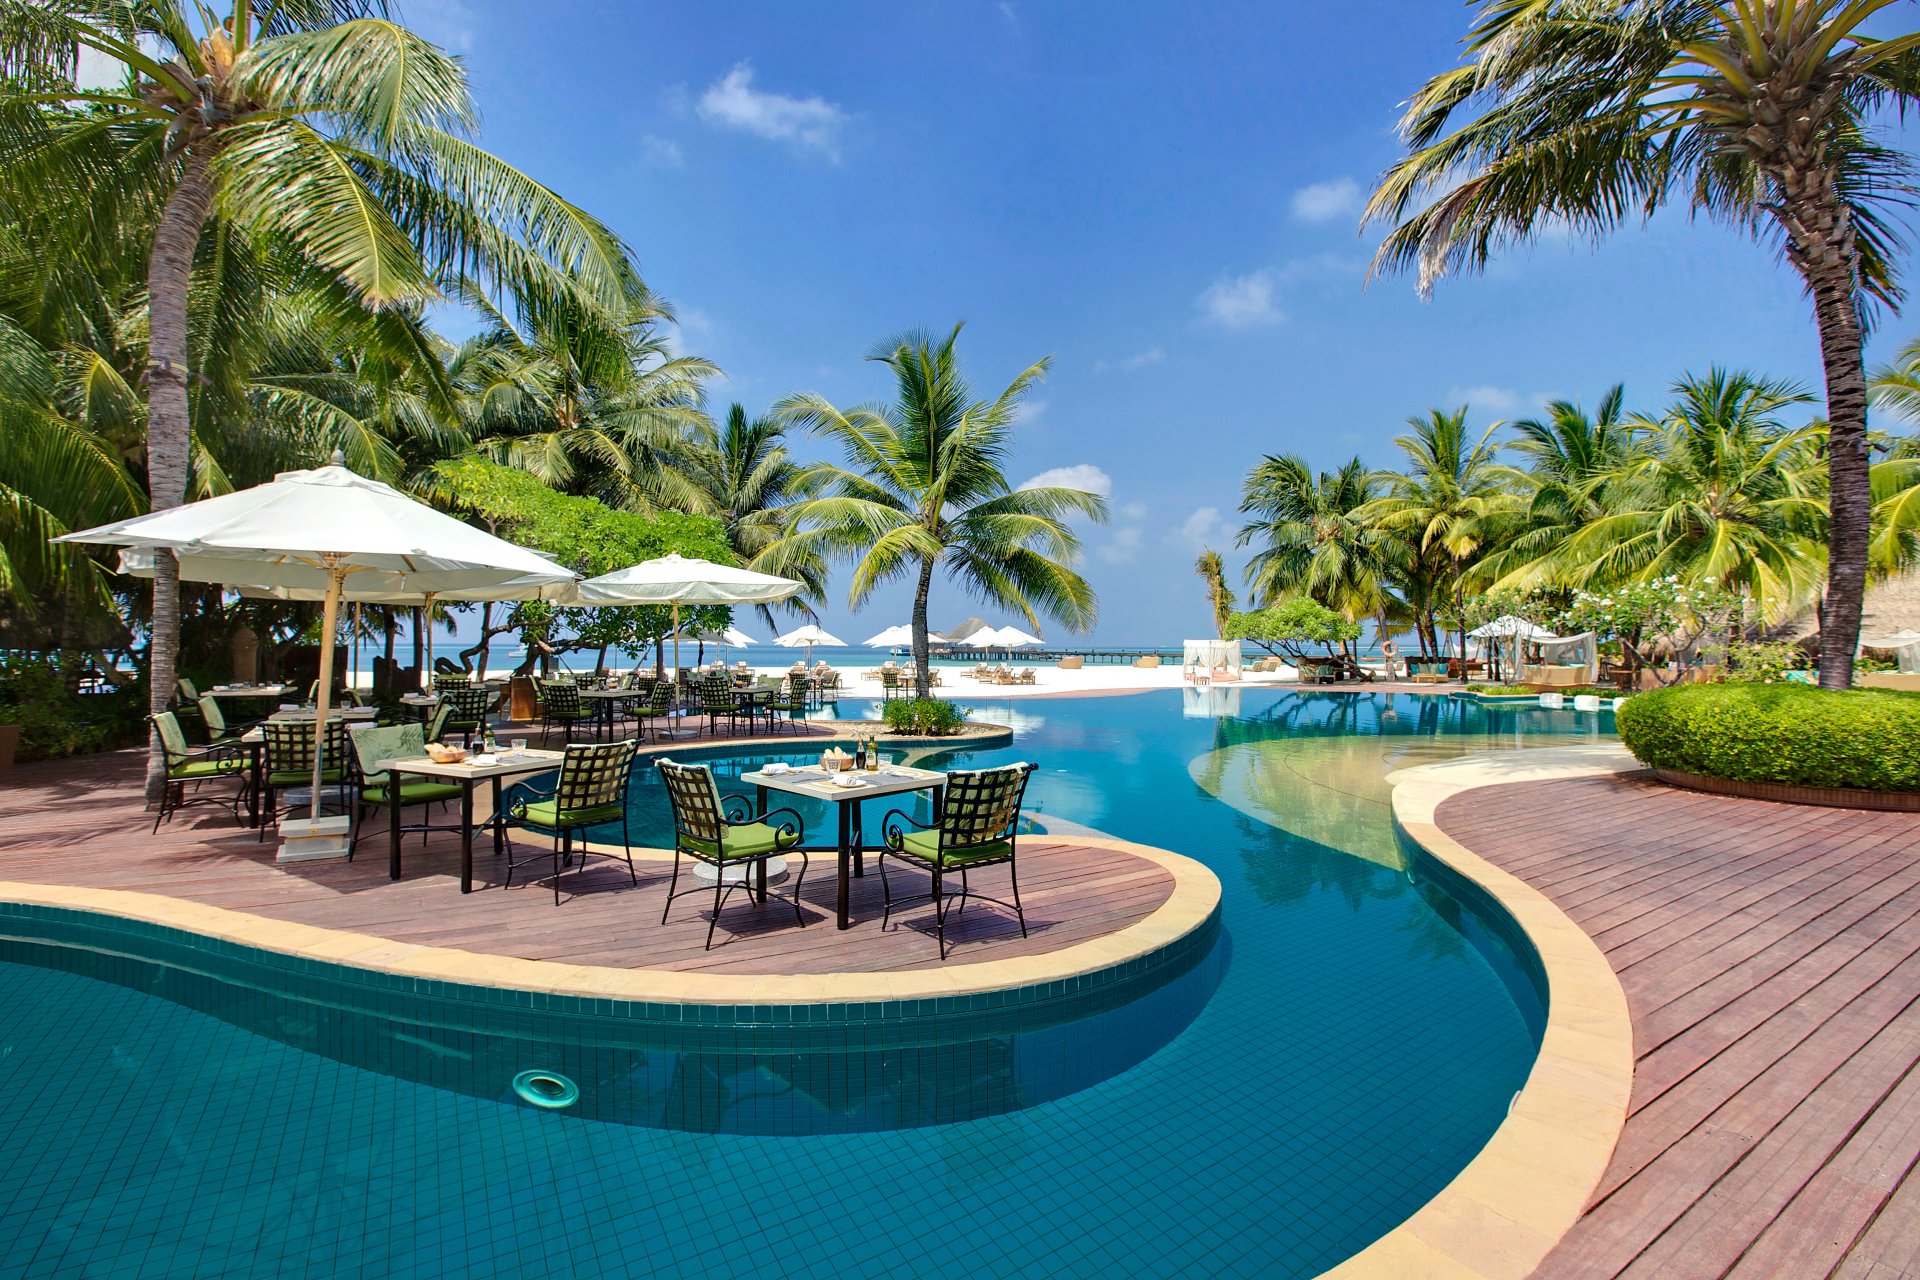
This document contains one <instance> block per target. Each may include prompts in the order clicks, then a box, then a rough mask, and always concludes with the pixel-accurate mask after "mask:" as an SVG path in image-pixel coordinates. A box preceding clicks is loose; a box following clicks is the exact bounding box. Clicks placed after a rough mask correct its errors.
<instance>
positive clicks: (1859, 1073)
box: [1437, 776, 1920, 1280]
mask: <svg viewBox="0 0 1920 1280" xmlns="http://www.w3.org/2000/svg"><path fill="white" fill-rule="evenodd" d="M1437 821H1438V822H1439V825H1440V826H1441V827H1442V828H1443V829H1445V830H1446V832H1447V833H1448V834H1449V835H1450V836H1452V837H1453V838H1455V839H1457V840H1459V841H1460V842H1461V843H1462V844H1464V845H1465V846H1466V847H1467V848H1469V849H1472V850H1473V851H1474V852H1476V853H1478V854H1481V855H1482V856H1484V857H1487V858H1489V859H1490V860H1492V861H1493V862H1495V863H1496V864H1497V865H1499V866H1501V867H1503V868H1506V869H1507V870H1510V871H1512V872H1514V873H1515V874H1517V875H1521V876H1523V877H1524V878H1525V879H1527V880H1528V881H1529V882H1530V883H1532V884H1534V885H1535V886H1537V887H1538V888H1540V889H1541V890H1542V892H1544V893H1546V894H1547V895H1548V896H1549V897H1550V898H1552V899H1553V900H1554V902H1555V903H1556V904H1557V905H1558V906H1560V908H1561V909H1562V910H1564V911H1566V912H1567V913H1568V915H1570V916H1571V917H1572V918H1573V919H1574V920H1575V921H1576V922H1577V923H1579V924H1580V925H1581V927H1582V928H1583V929H1585V930H1586V931H1587V932H1588V933H1589V935H1590V936H1592V937H1593V938H1594V939H1595V941H1596V942H1598V943H1599V945H1600V947H1601V949H1602V951H1603V952H1604V953H1605V954H1606V956H1607V958H1608V960H1609V962H1610V963H1611V964H1612V965H1613V966H1614V969H1615V971H1616V972H1617V973H1618V974H1619V975H1620V977H1621V984H1622V987H1623V988H1624V989H1625V991H1626V993H1627V999H1628V1004H1629V1007H1630V1009H1631V1011H1632V1013H1633V1017H1634V1031H1635V1052H1636V1055H1637V1057H1638V1061H1637V1064H1636V1066H1637V1070H1636V1076H1635V1082H1634V1092H1633V1102H1632V1109H1631V1113H1630V1115H1629V1117H1628V1120H1627V1125H1626V1128H1625V1130H1624V1131H1623V1132H1622V1134H1621V1138H1620V1142H1619V1145H1618V1147H1617V1148H1616V1150H1615V1153H1614V1158H1613V1163H1612V1165H1611V1166H1610V1167H1609V1169H1608V1171H1607V1175H1606V1177H1605V1179H1604V1180H1603V1182H1602V1185H1601V1189H1600V1191H1599V1192H1598V1193H1597V1194H1596V1197H1595V1202H1594V1204H1593V1205H1591V1206H1589V1209H1588V1211H1587V1213H1586V1215H1585V1216H1584V1217H1583V1218H1582V1219H1581V1221H1580V1222H1579V1223H1578V1224H1576V1226H1575V1227H1574V1229H1573V1230H1572V1231H1571V1232H1569V1233H1568V1234H1567V1236H1566V1237H1565V1238H1564V1239H1563V1240H1562V1241H1561V1242H1560V1244H1559V1245H1558V1246H1557V1247H1556V1248H1555V1249H1554V1250H1553V1252H1552V1253H1551V1254H1550V1255H1549V1257H1548V1258H1547V1260H1546V1261H1545V1263H1543V1264H1542V1266H1541V1267H1540V1268H1539V1270H1538V1271H1537V1272H1536V1274H1537V1275H1538V1276H1541V1277H1550V1278H1552V1280H1573V1278H1576V1277H1578V1278H1583V1280H1584V1278H1587V1277H1593V1278H1595V1280H1598V1278H1601V1277H1617V1276H1629V1275H1631V1276H1660V1277H1663V1278H1666V1277H1696V1276H1697V1277H1707V1276H1712V1277H1716V1278H1717V1277H1721V1276H1728V1275H1738V1276H1742V1277H1761V1276H1777V1277H1789V1276H1790V1277H1794V1278H1795V1280H1799V1277H1803V1276H1805V1277H1818V1276H1845V1277H1849V1278H1850V1280H1888V1278H1889V1277H1894V1276H1899V1277H1903V1278H1905V1280H1913V1278H1914V1277H1915V1276H1916V1275H1920V1185H1917V1184H1920V1179H1917V1178H1916V1177H1915V1169H1916V1165H1920V1067H1917V1065H1916V1064H1920V819H1916V818H1915V817H1913V816H1912V815H1908V814H1890V813H1889V814H1879V813H1861V812H1855V811H1848V810H1836V809H1818V808H1813V807H1809V806H1796V805H1782V804H1773V803H1769V802H1764V801H1750V800H1741V799H1737V798H1734V797H1726V796H1711V795H1704V794H1700V793H1695V792H1687V791H1682V790H1678V789H1675V788H1669V787H1666V786H1663V785H1661V784H1658V783H1656V782H1654V781H1652V780H1650V779H1647V778H1644V777H1635V776H1627V777H1597V778H1571V779H1562V780H1558V781H1551V782H1527V783H1507V784H1501V785H1498V786H1493V787H1487V788H1481V789H1479V790H1476V791H1472V792H1466V793H1463V794H1462V795H1458V796H1455V797H1453V798H1452V799H1450V800H1448V801H1446V802H1445V803H1444V804H1442V806H1441V807H1440V811H1439V813H1438V815H1437Z"/></svg>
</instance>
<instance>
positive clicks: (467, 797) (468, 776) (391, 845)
mask: <svg viewBox="0 0 1920 1280" xmlns="http://www.w3.org/2000/svg"><path fill="white" fill-rule="evenodd" d="M566 754H567V753H566V752H564V751H541V750H538V749H530V750H526V751H503V752H501V753H500V754H499V756H498V757H496V761H497V762H496V763H494V764H487V765H479V764H474V763H472V759H471V757H469V758H468V759H467V760H463V761H461V762H460V763H459V764H440V763H438V762H436V761H434V760H431V759H429V758H428V757H426V756H421V757H419V758H418V759H414V760H382V761H380V762H379V767H380V768H383V769H385V770H386V771H387V806H388V807H387V821H388V843H387V875H388V876H389V877H390V878H392V879H394V880H398V879H399V878H400V775H401V774H403V773H404V774H412V775H414V776H415V777H420V778H434V779H437V780H439V781H441V782H452V783H456V784H458V786H459V787H460V892H462V893H472V892H473V789H474V787H476V786H478V785H479V784H480V783H482V782H489V783H491V784H492V786H493V820H492V825H493V851H494V852H495V853H499V852H501V851H502V850H503V849H504V848H505V845H506V828H505V826H503V825H502V821H503V815H502V814H501V812H500V783H501V781H502V780H503V779H506V778H519V777H525V776H526V775H528V774H534V773H550V772H552V771H553V770H555V769H558V768H559V767H560V762H561V761H562V760H563V759H565V758H566Z"/></svg>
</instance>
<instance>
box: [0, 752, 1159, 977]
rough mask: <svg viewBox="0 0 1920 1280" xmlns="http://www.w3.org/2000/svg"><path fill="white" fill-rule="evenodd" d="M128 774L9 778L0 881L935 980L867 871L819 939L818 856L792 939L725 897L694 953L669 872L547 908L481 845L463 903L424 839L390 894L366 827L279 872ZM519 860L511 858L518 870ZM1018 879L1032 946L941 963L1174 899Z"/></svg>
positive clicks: (691, 911) (779, 903)
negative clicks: (352, 845)
mask: <svg viewBox="0 0 1920 1280" xmlns="http://www.w3.org/2000/svg"><path fill="white" fill-rule="evenodd" d="M761 741H762V742H764V739H762V740H761ZM701 745H710V744H706V743H702V744H701ZM141 765H142V757H141V756H140V755H139V754H138V753H133V752H120V753H116V754H113V755H107V756H96V757H91V758H88V759H84V760H79V761H62V762H50V763H43V764H36V765H25V766H21V767H19V768H16V769H15V770H14V771H13V772H12V773H11V774H10V775H8V777H7V780H6V782H5V783H4V784H0V880H16V881H29V882H34V883H39V884H65V885H79V886H85V887H92V888H112V889H127V890H136V891H141V892H147V893H157V894H165V895H168V896H172V897H177V898H183V899H187V900H190V901H193V902H198V903H204V904H207V905H211V906H216V907H225V908H228V909H231V910H236V911H244V912H249V913H252V914H254V915H258V916H265V917H268V918H271V919H276V920H287V921H294V922H299V923H303V924H312V925H319V926H323V927H326V928H331V929H343V930H350V931H353V932H357V933H367V934H374V935H377V936H380V937H384V938H390V939H394V940H396V941H401V942H410V943H418V944H421V945H426V946H438V947H453V948H458V949H460V950H464V951H472V952H477V953H482V954H487V955H505V956H517V957H522V958H526V959H535V960H558V961H563V962H565V963H568V964H584V965H603V966H611V967H615V968H651V969H663V970H670V971H705V972H712V973H735V974H813V973H827V972H838V973H852V972H865V971H882V970H884V971H905V970H914V969H924V968H935V967H938V966H939V965H940V963H941V962H940V960H939V958H938V956H937V953H936V950H935V944H934V938H933V936H932V932H931V929H932V908H931V907H930V906H928V905H927V904H926V903H925V902H924V900H923V901H922V902H921V903H920V904H918V905H916V906H914V907H912V908H909V909H908V910H907V911H906V912H905V913H904V914H902V913H898V912H896V914H895V916H894V925H895V927H894V928H892V929H889V930H888V931H886V932H882V931H881V929H880V904H881V897H880V878H879V876H878V875H876V874H873V863H872V860H871V859H869V861H868V874H867V875H866V877H864V878H863V879H857V880H855V881H854V882H853V885H854V892H853V895H852V911H853V918H854V920H855V922H856V923H855V925H854V927H853V928H852V929H850V930H847V931H846V932H841V931H839V930H837V929H835V928H834V924H833V909H834V867H835V860H834V857H833V855H832V854H815V855H814V856H813V859H812V866H811V868H810V869H809V871H808V874H807V876H806V880H805V883H804V886H803V888H802V892H801V898H802V903H803V908H802V910H803V914H804V916H805V919H806V922H807V927H806V928H804V929H803V928H800V927H799V926H798V925H796V923H795V921H794V915H793V910H792V908H791V907H790V906H789V905H787V903H786V902H785V901H784V900H783V899H782V898H780V897H779V896H778V893H777V892H776V893H775V894H774V895H770V897H769V900H768V902H767V903H766V904H765V905H757V904H754V903H752V902H750V901H749V899H748V897H747V895H746V894H744V893H735V894H733V895H731V897H730V898H729V899H728V905H727V908H726V910H725V911H724V912H723V913H722V915H721V919H720V927H719V930H718V932H717V933H716V934H715V937H714V946H713V949H712V950H711V951H707V950H705V949H704V946H703V944H704V943H705V940H706V933H707V922H708V919H709V915H710V911H711V898H710V897H705V898H703V897H702V896H700V895H691V894H690V895H688V896H686V897H683V898H676V899H675V900H674V903H673V910H672V914H671V916H670V917H669V919H668V922H667V924H666V925H665V926H662V925H661V923H660V912H661V908H662V906H663V905H664V902H665V896H666V892H667V880H668V875H669V873H670V872H671V870H672V864H671V861H670V860H668V859H664V858H659V857H642V858H636V859H635V863H636V867H637V871H638V877H639V884H638V885H637V886H636V885H634V884H633V883H632V882H631V881H630V880H629V878H628V875H627V867H626V864H625V863H624V862H621V861H616V860H609V859H605V858H597V857H596V858H594V859H592V860H591V862H590V864H589V869H588V870H586V871H584V872H574V871H568V872H567V873H565V874H564V875H563V877H562V880H561V902H560V905H559V906H557V907H556V906H555V905H554V902H553V894H552V888H551V882H550V881H548V880H544V879H540V880H532V881H528V880H526V879H524V878H523V877H524V876H525V875H526V874H527V872H528V871H534V872H536V873H537V872H538V870H539V868H537V867H536V868H524V869H522V871H521V872H520V873H518V874H516V875H515V877H514V883H513V885H512V886H511V887H504V886H503V880H504V874H503V870H502V866H501V863H500V861H499V860H496V859H495V857H494V856H493V853H492V846H491V842H490V841H488V840H487V839H485V838H484V837H483V838H481V839H480V840H479V841H478V842H477V845H476V849H475V854H474V871H475V889H474V892H473V893H471V894H469V895H465V896H462V895H461V893H460V891H459V871H460V867H459V864H460V852H459V841H458V838H457V836H454V835H451V834H435V835H433V836H432V837H430V838H429V840H428V843H427V845H426V847H425V848H424V849H423V848H422V846H421V844H420V838H419V837H418V836H413V837H410V838H409V840H408V843H407V845H406V847H405V877H404V878H403V879H401V880H398V881H394V880H390V879H389V878H388V876H387V839H386V830H385V825H384V821H385V820H384V818H382V817H380V816H378V815H375V816H372V817H370V818H369V819H368V826H367V834H366V835H363V837H362V840H361V845H360V850H359V853H358V855H357V856H356V857H355V858H354V860H353V861H352V862H344V861H337V860H331V861H321V862H306V863H292V864H287V865H281V864H278V863H276V862H275V861H274V850H275V844H274V843H273V839H272V834H271V833H269V834H268V839H267V841H266V842H264V843H263V842H259V841H257V840H256V839H255V833H254V832H253V831H252V830H249V829H244V828H241V827H237V826H236V825H235V824H234V822H233V819H232V817H231V816H230V815H229V814H228V813H226V812H225V811H224V810H219V809H214V808H205V807H203V808H193V809H187V810H185V811H183V812H181V813H180V814H179V815H178V816H176V817H175V819H174V820H173V822H171V823H170V824H167V825H164V826H162V827H161V829H160V832H159V834H158V835H157V836H154V835H150V834H149V830H150V828H151V826H152V823H153V818H152V815H151V814H147V815H145V816H143V815H142V812H141V801H140V782H141V773H140V770H141ZM435 820H436V821H438V820H439V819H438V818H437V817H436V819H435ZM522 839H523V840H528V839H537V838H533V837H526V836H523V837H522ZM534 847H536V846H533V845H528V844H522V845H520V852H521V856H526V854H527V853H529V852H531V851H532V849H533V848H534ZM537 847H542V848H543V847H545V846H544V845H540V846H537ZM596 847H597V846H596ZM1020 870H1021V876H1020V888H1021V896H1022V899H1023V901H1024V904H1025V906H1026V915H1027V927H1028V931H1029V933H1030V934H1031V936H1030V937H1029V938H1026V939H1023V938H1021V936H1020V931H1019V928H1018V926H1017V924H1016V923H1015V921H1014V917H1013V913H1012V912H1011V911H1006V910H1003V909H1001V908H999V907H995V906H993V905H991V904H977V905H969V906H968V908H967V910H966V911H965V912H964V913H963V914H961V915H959V916H957V917H950V919H949V925H948V931H947V937H948V941H949V944H950V945H949V959H948V961H947V963H948V964H955V963H968V962H973V961H987V960H1004V959H1012V958H1016V957H1022V956H1034V955H1041V954H1044V953H1047V952H1052V951H1056V950H1059V949H1061V948H1064V947H1068V946H1072V945H1074V944H1076V943H1081V942H1085V941H1088V940H1089V939H1093V938H1098V937H1103V936H1106V935H1109V934H1112V933H1115V932H1117V931H1119V930H1121V929H1124V928H1126V927H1127V926H1129V925H1131V924H1133V923H1135V922H1137V921H1139V920H1141V919H1143V918H1144V917H1145V916H1147V915H1148V914H1149V913H1150V912H1152V911H1153V910H1155V909H1156V908H1157V907H1159V906H1160V905H1161V904H1162V903H1164V902H1166V901H1167V900H1168V898H1169V896H1170V894H1171V892H1172V889H1173V876H1172V875H1170V874H1169V873H1168V872H1167V871H1166V870H1165V869H1163V868H1162V867H1161V866H1159V865H1158V864H1156V863H1153V862H1150V861H1147V860H1146V859H1144V858H1139V857H1136V856H1134V855H1132V854H1128V853H1124V852H1121V851H1117V850H1114V849H1108V848H1097V847H1091V846H1087V845H1080V844H1076V843H1075V842H1073V841H1072V840H1068V839H1051V838H1046V837H1039V836H1030V837H1026V838H1024V839H1023V840H1022V841H1021V844H1020ZM979 880H980V884H979V885H977V886H976V887H977V888H978V889H979V890H980V891H981V892H984V893H990V894H994V895H995V896H1005V895H1004V890H1005V887H1006V869H1005V868H1004V867H1001V868H990V869H988V870H987V871H985V872H984V873H982V875H981V876H980V877H979ZM906 883H907V885H908V887H909V888H913V887H920V888H921V889H922V891H923V892H924V885H925V883H926V878H925V876H922V875H912V874H909V875H908V877H907V878H906ZM685 885H686V880H685V878H684V875H683V878H682V882H681V887H683V888H684V887H685ZM784 888H785V886H777V889H784ZM898 891H899V886H898V885H897V884H896V892H898Z"/></svg>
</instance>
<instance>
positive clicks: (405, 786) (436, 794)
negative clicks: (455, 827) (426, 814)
mask: <svg viewBox="0 0 1920 1280" xmlns="http://www.w3.org/2000/svg"><path fill="white" fill-rule="evenodd" d="M360 797H361V799H363V800H365V801H366V802H367V803H368V804H371V805H382V804H391V803H392V802H393V801H392V798H391V797H390V796H388V795H387V789H386V787H385V786H384V785H381V786H372V787H367V788H365V789H363V790H362V791H361V792H360ZM459 798H460V788H459V787H457V786H455V785H454V784H453V783H451V782H402V783H401V784H400V803H401V804H432V803H433V802H434V801H436V800H458V799H459Z"/></svg>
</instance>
